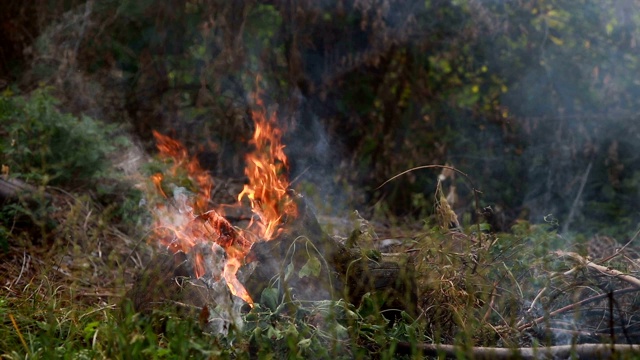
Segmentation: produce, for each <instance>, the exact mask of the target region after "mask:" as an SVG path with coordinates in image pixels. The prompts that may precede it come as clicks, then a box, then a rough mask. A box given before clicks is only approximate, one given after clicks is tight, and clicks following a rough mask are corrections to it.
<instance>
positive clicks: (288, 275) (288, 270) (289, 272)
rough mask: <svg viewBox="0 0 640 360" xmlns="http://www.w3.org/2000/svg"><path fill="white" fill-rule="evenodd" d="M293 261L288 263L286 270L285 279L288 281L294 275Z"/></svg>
mask: <svg viewBox="0 0 640 360" xmlns="http://www.w3.org/2000/svg"><path fill="white" fill-rule="evenodd" d="M293 270H294V267H293V263H289V265H287V268H286V270H285V272H284V281H288V280H289V279H291V275H293Z"/></svg>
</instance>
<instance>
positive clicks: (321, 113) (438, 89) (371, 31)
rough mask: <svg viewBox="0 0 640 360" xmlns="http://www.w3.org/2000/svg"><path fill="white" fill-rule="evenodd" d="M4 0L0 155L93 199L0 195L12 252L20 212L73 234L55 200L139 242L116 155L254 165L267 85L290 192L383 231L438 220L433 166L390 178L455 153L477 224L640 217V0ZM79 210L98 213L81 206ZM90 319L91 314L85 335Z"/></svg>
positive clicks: (449, 160)
mask: <svg viewBox="0 0 640 360" xmlns="http://www.w3.org/2000/svg"><path fill="white" fill-rule="evenodd" d="M2 7H3V11H2V12H0V29H1V31H0V91H2V95H1V97H2V102H1V103H0V116H2V123H1V124H0V125H1V126H0V135H2V136H1V138H0V152H1V153H2V154H3V155H2V160H1V161H2V165H3V168H2V169H3V170H2V172H3V174H4V176H12V177H17V178H19V179H21V180H24V181H27V182H28V183H30V184H32V185H34V186H36V187H38V186H41V187H42V188H44V186H47V187H48V188H60V189H64V190H65V191H68V192H70V193H73V194H75V195H74V196H76V197H77V198H78V199H80V200H81V201H84V202H85V203H87V202H89V203H91V204H94V203H95V204H96V206H99V207H100V211H93V210H87V209H88V207H87V208H86V209H84V210H83V211H84V212H82V211H80V210H78V213H75V212H69V213H65V214H64V215H62V214H58V213H54V214H53V215H51V216H44V215H43V214H42V213H37V212H38V211H42V212H46V211H49V210H50V209H49V208H41V209H39V210H38V209H36V210H33V212H31V211H32V210H29V209H26V210H25V209H22V208H16V207H15V206H5V207H3V209H2V212H1V213H0V219H2V223H0V249H2V251H5V253H4V256H8V255H6V254H8V253H9V254H12V252H13V250H15V248H14V247H15V246H16V244H21V245H22V243H20V241H22V240H16V239H18V238H21V239H23V238H22V237H21V236H23V235H20V236H18V235H17V233H18V232H17V231H16V229H20V230H23V229H26V230H25V233H31V234H30V235H24V236H31V237H33V236H34V235H33V231H34V230H33V228H28V229H27V227H31V225H29V226H25V225H24V223H22V222H23V221H24V219H23V218H22V217H20V216H21V215H20V213H21V212H26V213H28V217H30V219H31V220H29V221H27V223H29V224H34V223H35V225H37V226H35V228H37V230H35V231H36V232H38V231H39V232H40V235H42V238H43V239H49V240H42V243H32V244H31V245H34V246H36V247H37V246H39V245H42V244H46V245H47V246H50V245H51V244H52V243H54V244H57V243H55V242H54V241H53V240H51V238H52V237H56V236H58V235H60V234H61V233H62V232H64V231H69V232H71V231H72V230H73V229H71V227H69V228H68V229H67V228H65V227H64V226H63V227H62V230H60V229H61V227H58V230H57V231H62V232H59V233H57V234H55V235H48V232H49V231H51V226H52V225H51V224H50V223H49V222H50V221H53V222H56V221H62V220H61V218H62V217H64V218H65V219H67V220H65V221H78V224H75V223H73V224H75V225H73V226H76V225H78V226H80V227H81V225H83V222H84V230H83V231H84V233H83V235H82V236H84V237H91V236H93V235H91V232H87V231H86V228H87V224H92V226H93V225H95V229H97V230H96V231H97V233H96V234H98V235H96V238H98V237H99V236H102V235H104V234H106V233H104V231H106V230H104V229H105V228H106V225H105V224H106V223H108V224H115V225H114V226H115V227H116V228H117V229H116V230H113V233H109V236H114V237H119V236H120V235H121V233H119V232H118V231H122V232H123V233H126V234H127V235H128V236H130V237H143V236H144V232H145V231H146V230H147V228H148V218H146V216H148V214H145V213H144V212H145V211H146V209H141V204H143V202H141V198H142V197H143V196H142V195H141V194H140V193H139V192H138V191H137V189H136V188H135V187H134V186H132V185H131V184H130V183H127V182H126V181H123V180H122V178H119V177H117V176H116V175H118V174H116V171H115V170H113V169H112V168H111V167H109V166H111V165H107V163H108V162H115V163H118V164H120V165H122V164H126V163H127V161H126V160H127V159H129V158H130V157H132V156H133V157H136V156H138V155H139V154H149V156H153V155H154V154H156V148H155V142H154V140H153V136H152V130H156V131H159V132H161V133H165V134H169V135H171V136H172V137H174V138H176V139H177V140H179V141H181V142H182V143H183V144H185V145H186V147H187V148H188V149H189V150H190V152H191V153H192V154H197V157H198V159H199V161H200V163H201V164H202V166H203V168H206V169H208V170H209V171H210V172H211V174H212V175H213V176H215V177H219V178H234V179H241V178H243V169H244V155H245V154H246V153H247V152H248V151H249V149H248V147H247V145H246V142H247V139H249V138H250V137H251V133H252V131H253V123H252V121H251V119H250V115H249V109H250V107H251V105H252V104H251V100H250V94H251V93H252V92H254V91H256V88H257V87H258V86H259V87H260V88H261V91H262V94H263V100H264V101H265V104H266V105H267V107H269V109H271V110H277V112H278V114H279V119H280V120H281V123H282V126H283V128H285V129H286V132H285V135H284V138H283V142H284V143H285V144H286V148H285V152H286V153H287V155H288V156H289V159H290V161H291V168H290V178H291V179H295V180H294V187H295V188H296V189H297V190H298V191H300V192H301V193H303V194H304V195H305V196H306V197H307V198H308V199H309V203H310V204H311V205H312V206H313V207H314V208H315V209H316V210H317V211H318V213H321V214H328V215H332V216H338V215H340V214H345V213H349V212H351V211H353V210H354V209H358V210H359V211H361V213H362V214H364V215H365V217H366V218H372V219H376V220H377V221H383V222H386V223H387V225H390V226H394V225H397V224H406V223H415V222H416V221H418V223H420V222H421V221H424V223H427V224H433V222H434V206H435V203H434V202H435V199H434V192H435V189H436V183H437V179H438V177H437V175H438V174H439V172H440V170H417V171H413V172H411V173H409V174H406V175H404V176H402V177H399V178H397V179H395V180H394V181H392V182H389V183H388V184H385V185H384V186H383V187H381V188H378V187H379V185H381V184H382V183H384V182H385V181H386V180H388V179H389V178H391V177H393V176H394V175H396V174H399V173H401V172H403V171H405V170H407V169H410V168H413V167H416V166H421V165H430V164H440V165H445V164H448V165H450V166H453V167H455V168H457V169H459V170H461V171H463V172H464V173H466V174H468V176H469V178H470V179H472V181H473V186H475V188H476V189H477V190H479V191H481V194H480V196H479V201H480V203H479V204H478V205H476V204H475V203H474V200H475V196H474V195H475V194H474V189H473V188H472V185H470V183H469V182H468V179H466V178H464V177H462V176H458V177H455V178H454V179H451V178H449V179H448V180H447V181H448V182H447V183H446V186H447V188H448V189H451V188H452V187H455V190H456V191H455V194H453V193H452V194H453V195H455V196H451V197H450V198H448V200H449V201H450V203H451V205H452V206H453V208H454V210H455V211H456V213H457V214H458V216H459V218H460V220H461V222H462V225H463V227H469V226H470V225H471V224H473V223H475V222H481V221H485V220H486V219H484V218H482V217H481V216H480V214H479V212H478V209H482V208H485V207H486V206H491V208H492V215H491V221H490V225H491V230H492V231H493V232H509V231H510V230H511V229H512V226H514V225H518V224H522V223H523V221H529V222H530V223H533V224H537V223H544V224H546V225H549V226H550V227H551V229H552V230H551V231H557V232H558V233H560V234H561V235H562V237H561V239H562V241H566V243H565V244H560V247H561V248H567V249H574V248H575V246H576V244H578V246H580V244H585V243H586V241H587V240H588V239H590V238H592V237H593V236H596V235H598V236H610V237H614V238H617V239H619V242H620V243H624V242H626V241H623V240H626V239H629V238H631V237H632V235H633V234H634V232H635V231H636V230H637V226H638V223H639V222H640V123H639V120H640V119H639V117H640V96H639V95H640V59H639V56H638V53H640V52H639V51H638V46H639V45H638V41H639V40H640V28H639V26H640V3H638V1H635V0H625V1H612V0H605V1H591V0H579V1H576V0H526V1H479V0H461V1H440V0H434V1H429V0H426V1H403V0H322V1H314V0H274V1H254V0H237V1H222V0H208V1H205V0H168V1H151V0H137V1H129V0H89V1H85V0H68V1H49V0H36V1H28V2H24V1H14V0H6V1H4V2H3V4H2ZM94 120H95V121H94ZM132 152H133V153H132ZM132 154H133V155H132ZM136 154H137V155H136ZM107 160H108V161H107ZM69 169H72V170H69ZM129 170H130V169H127V168H126V166H125V165H122V166H121V168H118V171H123V172H124V173H127V171H129ZM137 170H139V169H136V171H137ZM128 175H131V174H128ZM138 175H139V174H138ZM118 176H119V175H118ZM74 204H75V203H74ZM73 206H76V205H73ZM77 206H79V208H78V209H80V207H82V206H84V205H82V206H81V205H77ZM91 206H93V205H91ZM73 209H75V207H72V208H71V210H73ZM66 210H69V209H66ZM80 213H82V214H84V215H83V216H85V215H86V219H85V220H83V219H80V218H78V219H75V220H74V218H73V216H79V215H78V214H80ZM87 213H88V214H87ZM98 213H99V214H100V215H96V214H98ZM19 215H20V216H19ZM71 215H73V216H71ZM96 216H97V218H95V219H94V217H96ZM43 218H44V219H45V220H42V219H43ZM16 219H18V220H16ZM34 219H35V220H34ZM68 219H71V220H68ZM89 219H91V221H89ZM94 221H95V223H94ZM63 222H64V221H63ZM16 224H18V225H16ZM20 224H22V228H23V229H21V226H20ZM89 227H91V226H89ZM109 231H111V230H109ZM65 234H66V233H65ZM100 234H102V235H100ZM38 236H39V235H38ZM82 236H81V237H82ZM47 241H49V242H47ZM553 241H555V242H556V243H557V242H558V241H559V240H558V239H557V238H556V239H555V240H553ZM31 245H30V246H31ZM556 245H557V244H556ZM54 247H55V246H54ZM45 248H46V247H45ZM85 250H86V249H85ZM43 251H44V252H46V251H47V250H43ZM51 251H53V250H51ZM74 251H78V252H79V253H78V254H76V256H78V258H80V255H79V254H80V253H81V252H82V251H81V250H78V249H75V248H74ZM91 251H93V250H91ZM35 253H37V251H36V252H34V253H33V254H35ZM13 255H15V254H13ZM41 255H42V254H41ZM20 256H22V255H20ZM25 256H26V255H25ZM43 256H44V255H43ZM114 256H115V255H114ZM25 258H26V257H25ZM11 259H12V260H11V261H6V262H5V265H6V266H9V265H7V264H10V263H13V261H14V260H15V259H14V258H13V257H12V258H11ZM16 259H17V260H15V261H16V264H17V265H16V268H17V270H18V272H16V274H17V273H19V274H20V277H17V279H14V280H15V281H14V280H11V283H10V285H8V287H7V289H9V288H12V286H13V285H15V284H17V283H19V281H20V280H21V279H22V281H24V278H22V274H23V272H22V271H20V266H21V265H20V259H19V258H16ZM74 261H75V260H74ZM127 261H128V260H127ZM22 265H24V262H22ZM120 265H122V264H120ZM83 266H84V265H83ZM87 266H89V265H87ZM65 276H66V275H65ZM92 276H93V277H94V278H100V276H101V275H100V274H99V273H98V272H94V274H93V275H92ZM74 281H75V280H74ZM114 281H115V280H114ZM126 281H127V280H125V282H126ZM111 285H112V284H111ZM105 286H106V285H105ZM40 290H41V289H40V288H39V290H38V291H40ZM38 291H37V292H38ZM9 293H11V292H9ZM42 296H43V298H45V299H47V298H50V296H51V294H48V295H47V294H44V295H42ZM105 296H107V295H105ZM107 297H108V296H107ZM109 306H111V305H109ZM6 309H7V303H6V302H2V301H0V313H3V314H4V313H7V311H6ZM24 321H25V323H29V322H28V321H27V320H26V318H25V320H24ZM5 323H6V324H7V325H9V324H11V323H10V322H8V320H6V321H5ZM19 324H21V323H20V321H19V322H18V325H19ZM12 326H16V323H15V322H14V323H13V325H12ZM86 326H88V327H86ZM98 326H99V325H96V324H94V323H88V324H87V323H83V325H82V327H81V330H82V331H85V332H86V333H87V334H90V335H91V336H93V335H94V334H97V332H96V331H95V329H96V328H97V327H98ZM136 326H137V325H136ZM7 328H9V327H7ZM58 330H59V329H58ZM58 330H56V331H58ZM13 339H14V340H16V339H17V338H16V337H15V336H14V337H13ZM84 341H85V342H87V341H89V340H88V339H84ZM150 341H151V342H153V340H150ZM16 343H17V340H16ZM27 352H28V351H27Z"/></svg>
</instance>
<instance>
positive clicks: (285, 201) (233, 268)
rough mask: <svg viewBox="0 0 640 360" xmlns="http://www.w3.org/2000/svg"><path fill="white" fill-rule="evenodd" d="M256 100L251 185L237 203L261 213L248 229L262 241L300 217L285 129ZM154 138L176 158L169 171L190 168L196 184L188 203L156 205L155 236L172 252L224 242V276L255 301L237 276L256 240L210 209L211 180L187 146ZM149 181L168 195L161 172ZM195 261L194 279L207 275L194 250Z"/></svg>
mask: <svg viewBox="0 0 640 360" xmlns="http://www.w3.org/2000/svg"><path fill="white" fill-rule="evenodd" d="M255 102H256V105H257V110H253V111H252V117H253V120H254V122H255V126H256V129H255V133H254V135H253V138H252V140H251V141H250V143H251V144H252V145H254V147H255V150H254V152H253V153H251V154H249V155H247V157H246V160H247V167H246V169H245V174H246V175H247V177H248V178H249V184H247V185H245V186H244V189H243V190H242V192H241V193H240V194H239V195H238V202H240V201H241V200H242V198H243V197H244V196H246V197H247V198H248V199H249V202H250V204H251V209H252V211H253V212H254V213H255V214H256V215H257V217H258V221H252V222H251V223H250V224H249V227H250V228H252V233H256V234H257V236H258V238H259V239H261V240H264V241H267V240H272V239H273V238H275V237H276V236H277V233H278V227H279V225H280V224H281V221H282V219H283V217H284V216H296V215H297V208H296V205H295V203H294V202H293V199H291V198H290V197H289V196H288V195H287V188H288V187H289V182H288V180H287V176H286V172H287V170H288V169H287V167H288V163H287V157H286V156H285V154H284V151H283V149H284V145H282V143H281V138H282V131H281V130H280V129H279V128H278V127H277V121H276V116H275V113H274V114H272V115H271V116H267V112H266V110H265V108H264V105H263V103H262V101H261V100H260V99H259V98H258V96H257V94H256V96H255ZM153 136H154V137H155V138H156V141H157V147H158V150H159V151H160V156H161V157H163V158H170V159H173V166H172V167H171V169H170V172H171V173H172V174H173V175H174V176H175V175H176V174H178V172H179V171H186V174H187V175H188V177H189V179H190V180H191V181H192V182H193V183H194V185H195V186H196V187H197V188H198V193H197V195H196V196H195V199H193V200H192V201H191V202H190V203H189V204H187V203H186V202H187V200H186V196H185V199H184V203H180V202H179V203H177V204H173V205H174V206H173V207H168V206H165V205H160V206H159V207H158V209H157V210H156V211H157V214H158V215H159V216H158V218H159V222H160V224H159V226H158V227H157V231H156V234H157V238H158V239H159V241H160V242H161V243H162V244H163V245H165V246H167V249H169V250H170V251H171V252H173V253H177V252H179V251H182V252H184V253H189V252H190V251H191V250H192V249H193V247H195V246H196V245H197V244H201V243H208V242H215V243H216V244H218V245H219V246H221V247H222V248H223V249H224V250H225V252H226V255H227V257H226V262H225V265H224V269H223V272H222V277H223V278H224V279H225V281H226V283H227V286H228V287H229V290H230V291H231V293H232V294H233V295H235V296H238V297H240V298H241V299H243V300H244V301H246V302H247V303H249V304H250V305H252V304H253V300H252V299H251V296H250V295H249V293H248V292H247V290H246V289H245V288H244V286H243V285H242V283H240V281H239V280H238V278H237V277H236V274H237V272H238V269H239V268H240V267H241V266H242V264H243V262H245V260H246V259H245V258H246V256H247V254H248V253H249V250H250V249H251V246H252V245H253V241H250V240H249V239H248V238H246V237H245V236H244V235H243V231H242V230H238V229H236V228H234V227H233V226H232V225H231V224H230V223H229V222H228V221H227V220H226V219H225V218H224V217H223V216H222V215H221V214H220V213H218V212H217V211H216V210H211V209H208V204H209V201H210V196H211V189H212V188H213V179H212V178H211V176H210V175H209V174H208V173H207V172H206V171H204V170H203V169H202V168H201V166H200V163H199V162H198V160H197V158H195V157H193V158H191V159H190V158H189V154H188V152H187V150H186V148H185V147H184V146H183V145H182V144H181V143H180V142H178V141H176V140H174V139H171V138H170V137H168V136H165V135H162V134H160V133H158V132H156V131H153ZM151 180H152V182H153V184H154V186H155V188H156V191H157V192H158V193H159V194H160V195H161V196H162V197H164V198H165V199H168V196H167V194H166V192H165V191H164V189H163V187H162V182H163V181H164V176H163V174H161V173H157V174H154V175H153V176H152V177H151ZM197 214H199V215H197ZM193 262H194V273H195V276H196V278H200V277H202V276H204V275H205V274H206V272H207V268H206V264H205V261H204V258H203V255H202V254H201V253H198V252H196V254H194V256H193Z"/></svg>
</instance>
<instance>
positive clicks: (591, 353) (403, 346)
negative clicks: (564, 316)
mask: <svg viewBox="0 0 640 360" xmlns="http://www.w3.org/2000/svg"><path fill="white" fill-rule="evenodd" d="M397 350H398V352H399V353H402V354H411V353H412V350H420V351H422V355H426V356H442V355H444V356H445V357H447V358H458V355H460V354H469V352H470V353H471V354H473V358H474V359H476V360H477V359H489V360H490V359H513V358H520V359H541V358H570V357H575V358H580V359H586V358H589V359H591V358H596V359H608V358H611V356H612V355H613V354H614V353H624V354H640V345H627V344H616V345H610V344H579V345H559V346H548V347H535V348H498V347H471V348H466V347H463V346H456V345H441V344H411V343H409V342H405V341H401V342H399V343H398V348H397Z"/></svg>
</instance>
